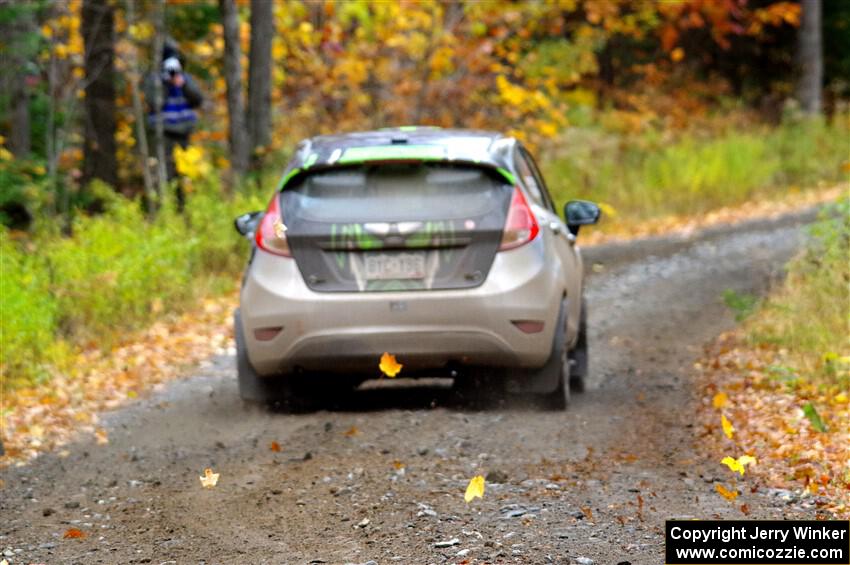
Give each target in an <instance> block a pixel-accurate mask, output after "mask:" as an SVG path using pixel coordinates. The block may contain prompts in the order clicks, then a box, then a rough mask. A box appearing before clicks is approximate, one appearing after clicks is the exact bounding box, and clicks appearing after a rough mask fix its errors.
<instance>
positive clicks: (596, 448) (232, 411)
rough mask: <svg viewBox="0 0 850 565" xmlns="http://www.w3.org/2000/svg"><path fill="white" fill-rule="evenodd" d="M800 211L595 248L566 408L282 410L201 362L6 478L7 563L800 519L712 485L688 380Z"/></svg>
mask: <svg viewBox="0 0 850 565" xmlns="http://www.w3.org/2000/svg"><path fill="white" fill-rule="evenodd" d="M811 217H812V214H811V213H809V214H804V215H799V216H797V217H793V218H790V217H786V218H784V219H780V220H776V221H761V222H751V223H749V224H745V225H744V226H742V227H737V228H735V229H731V230H730V229H726V228H716V229H713V230H711V231H709V232H704V233H702V234H700V235H698V236H696V237H693V238H691V239H681V238H679V239H655V240H649V241H643V242H638V243H632V244H627V245H617V246H610V247H599V248H594V249H592V250H588V251H587V252H586V253H585V257H586V263H587V266H588V271H590V270H591V266H592V265H596V266H595V268H594V269H593V274H592V275H590V278H589V282H588V287H587V288H588V292H587V298H588V303H589V307H590V328H591V335H590V339H591V341H590V347H591V364H592V367H591V373H592V376H591V379H590V383H589V389H588V390H587V392H585V393H584V394H580V395H576V394H574V395H573V402H572V405H571V406H570V408H569V410H568V411H566V412H564V413H556V412H546V411H543V410H541V409H539V408H538V407H536V406H535V405H534V404H533V403H532V402H531V401H529V400H528V399H508V401H507V402H503V403H496V404H490V405H486V406H484V407H481V406H470V405H469V404H468V403H466V402H463V401H460V400H457V399H456V395H454V394H453V393H452V391H451V390H450V388H449V387H448V386H447V383H446V382H445V381H436V380H431V381H422V382H417V383H405V382H404V381H403V380H398V381H392V382H382V383H376V384H374V383H367V386H365V388H364V389H361V390H358V391H356V392H355V393H354V394H353V395H352V396H351V397H350V398H348V399H346V400H345V401H344V402H343V403H342V404H341V405H337V406H330V407H326V408H323V409H320V410H318V411H316V412H311V413H305V414H286V413H281V412H276V411H273V410H268V409H265V408H256V407H250V406H245V405H243V404H242V402H240V400H239V398H238V396H237V393H236V383H235V375H234V359H233V357H232V356H224V357H221V358H216V359H211V360H210V361H209V362H208V363H206V364H204V365H202V366H201V367H198V368H197V369H196V370H195V371H193V376H191V378H188V379H185V380H181V381H177V382H174V383H173V384H171V385H169V386H168V387H166V389H165V390H164V391H163V392H161V393H158V394H156V395H154V396H152V397H150V398H148V399H145V400H141V401H138V402H136V403H134V404H132V405H130V406H128V407H127V408H125V409H122V410H119V411H116V412H113V413H109V414H105V415H103V416H102V422H103V423H104V426H105V428H106V429H107V431H108V434H109V444H108V445H97V444H96V443H95V442H94V441H91V442H81V443H78V444H75V445H72V446H70V449H69V452H70V453H66V454H64V455H65V456H64V457H63V456H60V455H58V454H54V455H45V456H42V457H40V458H39V459H37V460H35V461H34V462H33V463H31V464H30V465H28V466H25V467H18V468H9V469H6V470H4V471H3V472H2V474H0V478H2V479H3V481H4V482H5V488H4V489H3V490H0V512H2V520H0V548H2V551H3V555H4V556H5V558H6V559H7V560H8V561H9V563H13V564H14V563H63V564H64V563H155V564H162V563H181V564H182V563H367V562H370V561H374V562H375V563H378V564H381V565H383V564H391V563H437V564H442V563H460V562H468V563H584V564H587V563H590V561H587V560H593V561H594V562H595V563H597V564H617V563H632V564H643V563H646V564H649V563H652V564H657V563H662V562H663V550H664V543H663V542H664V540H663V528H664V520H665V519H670V518H691V517H694V518H712V517H719V518H743V517H744V516H743V515H742V514H741V511H740V510H739V506H740V503H741V502H746V503H747V504H748V506H749V508H750V510H751V515H750V517H751V518H768V517H770V518H785V517H788V518H790V517H812V516H814V510H813V509H812V508H811V507H808V508H807V504H806V503H805V502H799V501H797V502H792V503H789V502H787V501H786V500H784V499H783V497H782V496H777V495H776V493H771V491H769V490H767V489H762V490H760V491H759V492H757V493H749V492H747V493H746V494H745V495H743V496H742V498H741V499H739V501H737V503H736V504H730V503H729V502H727V501H726V500H724V499H723V498H721V497H720V496H719V495H718V494H717V493H716V492H715V490H714V484H715V482H721V481H722V482H724V483H725V484H727V485H728V484H729V481H730V478H731V474H730V472H729V471H728V469H726V468H725V467H723V466H721V465H720V464H719V463H718V460H719V459H720V458H721V457H722V455H725V454H717V456H716V457H704V456H702V455H700V453H699V450H698V446H697V445H696V443H697V442H698V433H697V432H698V430H697V429H696V427H697V426H696V424H695V422H694V420H693V414H694V408H693V406H694V404H693V403H694V401H695V398H694V387H693V376H692V373H693V371H692V367H693V362H694V361H695V359H696V358H697V357H698V356H699V354H700V351H701V348H702V345H703V344H704V343H705V342H706V341H707V340H710V339H711V338H712V337H713V336H715V335H717V334H718V333H719V332H721V331H723V330H725V329H728V328H730V327H732V325H733V321H732V318H731V315H730V313H729V312H728V311H727V310H726V308H725V307H724V306H723V304H722V301H721V299H720V296H721V293H722V292H723V291H724V290H726V289H734V290H736V291H739V292H763V291H764V290H765V289H766V287H767V285H768V284H769V282H770V281H771V280H773V279H774V278H775V277H776V276H777V275H778V273H780V272H781V266H782V264H783V263H784V262H785V261H786V260H787V259H788V258H789V257H790V256H791V255H792V254H793V252H794V250H795V249H797V248H798V246H799V244H800V242H801V240H802V231H801V229H800V224H801V223H802V222H804V221H807V220H810V219H811ZM272 442H277V443H278V444H279V446H280V451H274V450H272V449H271V448H270V446H271V444H272ZM206 467H212V468H213V469H214V470H215V472H217V473H220V475H221V477H220V479H219V482H218V485H217V486H216V487H215V488H212V489H202V488H201V485H200V481H199V479H198V476H199V475H200V474H201V473H202V472H203V470H204V468H206ZM478 474H484V475H487V476H488V481H487V490H486V493H485V495H484V498H483V499H476V500H474V501H473V502H472V503H470V504H466V503H465V502H464V500H463V493H464V490H465V488H466V485H467V482H468V481H469V479H470V478H471V477H472V476H474V475H478ZM69 528H77V529H79V530H80V531H82V532H83V533H84V534H85V537H84V538H81V539H73V538H72V539H65V538H64V537H63V534H64V533H65V532H66V531H67V530H68V529H69ZM0 558H2V557H0Z"/></svg>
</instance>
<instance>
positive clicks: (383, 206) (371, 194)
mask: <svg viewBox="0 0 850 565" xmlns="http://www.w3.org/2000/svg"><path fill="white" fill-rule="evenodd" d="M509 190H510V187H509V186H508V185H507V184H506V183H505V180H504V179H502V178H501V177H500V176H499V175H498V173H495V172H494V171H490V170H488V169H485V168H478V167H472V166H460V165H452V164H445V163H415V164H414V163H404V164H402V163H399V164H396V163H393V164H380V165H364V166H357V167H347V168H340V169H332V170H327V171H319V172H316V173H313V174H311V175H308V176H306V177H303V178H302V179H301V180H300V181H299V182H296V183H295V184H293V185H291V186H287V188H286V189H285V190H284V192H283V206H284V217H286V216H289V217H292V216H293V215H295V216H296V217H298V218H300V219H303V220H307V221H313V222H344V221H352V220H353V221H358V222H369V221H404V220H422V219H432V218H433V219H443V220H445V219H453V218H466V217H470V216H480V215H482V214H487V213H489V212H491V211H496V210H498V209H499V207H501V206H503V204H504V194H505V192H506V191H509Z"/></svg>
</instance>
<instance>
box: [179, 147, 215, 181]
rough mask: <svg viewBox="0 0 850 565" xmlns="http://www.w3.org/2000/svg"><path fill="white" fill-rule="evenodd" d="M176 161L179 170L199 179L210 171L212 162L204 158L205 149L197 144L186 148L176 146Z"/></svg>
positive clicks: (191, 177)
mask: <svg viewBox="0 0 850 565" xmlns="http://www.w3.org/2000/svg"><path fill="white" fill-rule="evenodd" d="M174 163H175V165H176V166H177V172H178V173H180V174H181V175H183V176H185V177H186V178H189V179H197V178H200V177H203V176H205V175H207V174H209V172H210V164H209V163H208V162H207V161H206V160H205V159H204V152H203V150H201V148H200V147H198V146H196V145H192V146H190V147H188V148H186V149H183V148H182V147H180V146H177V147H175V148H174Z"/></svg>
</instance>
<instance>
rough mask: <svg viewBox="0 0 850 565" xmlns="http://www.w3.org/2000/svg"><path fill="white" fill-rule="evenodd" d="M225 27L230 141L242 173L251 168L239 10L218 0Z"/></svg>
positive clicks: (226, 0) (228, 0)
mask: <svg viewBox="0 0 850 565" xmlns="http://www.w3.org/2000/svg"><path fill="white" fill-rule="evenodd" d="M218 6H219V10H220V12H221V23H222V28H223V30H224V81H225V84H226V86H227V114H228V118H229V125H228V143H229V146H230V166H231V169H232V170H233V172H234V173H236V174H237V175H241V174H243V173H245V171H247V170H248V157H249V149H250V148H249V147H248V131H247V128H246V124H245V105H244V101H243V97H242V47H241V44H240V41H239V11H238V9H237V7H236V2H235V1H234V0H219V2H218Z"/></svg>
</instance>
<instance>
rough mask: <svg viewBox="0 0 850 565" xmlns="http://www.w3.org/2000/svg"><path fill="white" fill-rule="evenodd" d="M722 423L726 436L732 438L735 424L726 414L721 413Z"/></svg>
mask: <svg viewBox="0 0 850 565" xmlns="http://www.w3.org/2000/svg"><path fill="white" fill-rule="evenodd" d="M720 425H721V426H723V433H724V434H726V437H728V438H729V439H732V435H733V434H734V433H735V426H733V425H732V422H730V421H729V419H728V418H727V417H726V414H721V415H720Z"/></svg>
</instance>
